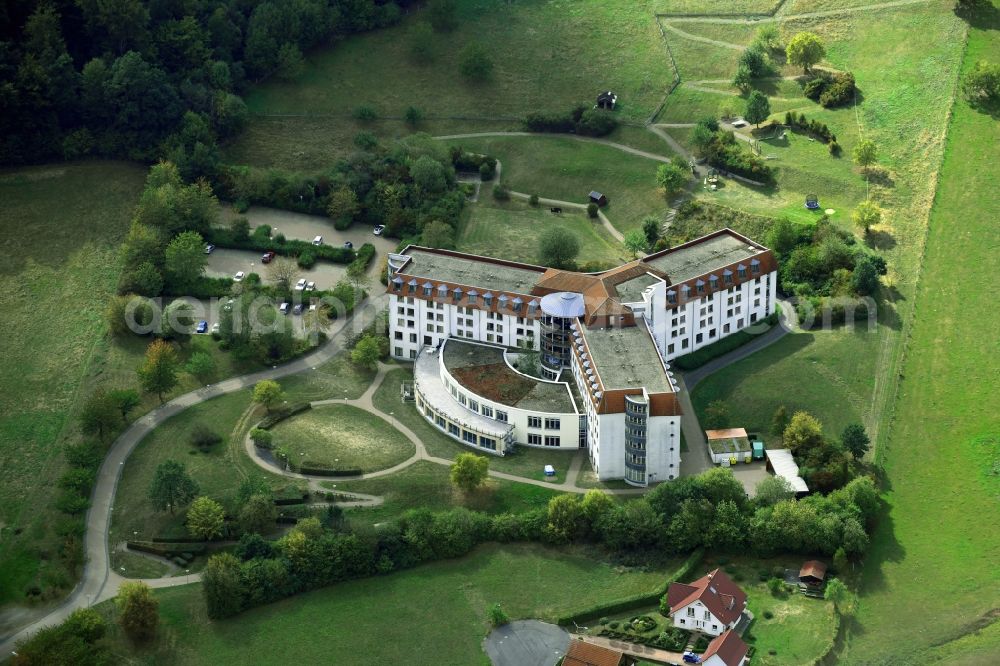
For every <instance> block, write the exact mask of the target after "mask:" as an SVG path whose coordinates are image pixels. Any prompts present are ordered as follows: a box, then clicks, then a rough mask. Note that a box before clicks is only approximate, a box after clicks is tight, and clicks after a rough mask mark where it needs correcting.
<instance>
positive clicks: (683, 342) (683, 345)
mask: <svg viewBox="0 0 1000 666" xmlns="http://www.w3.org/2000/svg"><path fill="white" fill-rule="evenodd" d="M687 348H688V341H687V338H684V339H683V340H681V349H687Z"/></svg>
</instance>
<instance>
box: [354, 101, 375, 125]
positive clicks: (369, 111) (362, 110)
mask: <svg viewBox="0 0 1000 666" xmlns="http://www.w3.org/2000/svg"><path fill="white" fill-rule="evenodd" d="M377 118H378V113H376V112H375V109H374V108H373V107H371V106H369V105H367V104H363V105H361V106H359V107H358V108H356V109H354V119H355V120H360V121H362V122H371V121H372V120H375V119H377Z"/></svg>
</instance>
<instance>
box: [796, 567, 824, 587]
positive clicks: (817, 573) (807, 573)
mask: <svg viewBox="0 0 1000 666" xmlns="http://www.w3.org/2000/svg"><path fill="white" fill-rule="evenodd" d="M825 583H826V565H825V564H823V563H822V562H820V561H819V560H809V561H808V562H806V563H804V564H803V565H802V568H801V569H799V585H800V586H805V587H808V588H811V589H814V590H815V589H819V588H821V587H823V585H824V584H825Z"/></svg>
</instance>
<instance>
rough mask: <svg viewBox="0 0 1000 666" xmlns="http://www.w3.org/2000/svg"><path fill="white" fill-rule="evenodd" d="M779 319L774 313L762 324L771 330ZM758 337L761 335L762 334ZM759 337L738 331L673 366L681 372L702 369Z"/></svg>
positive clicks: (676, 360) (675, 362)
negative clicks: (712, 361)
mask: <svg viewBox="0 0 1000 666" xmlns="http://www.w3.org/2000/svg"><path fill="white" fill-rule="evenodd" d="M778 319H779V317H778V313H776V312H773V313H771V314H769V315H768V316H767V317H766V318H764V319H762V320H761V322H762V323H765V324H767V325H768V328H769V329H770V328H771V327H772V326H774V325H775V324H777V323H778ZM757 335H760V333H758V334H757ZM757 335H751V334H750V333H747V332H746V331H737V332H736V333H734V334H733V335H730V336H728V337H725V338H722V339H721V340H718V341H716V342H713V343H712V344H710V345H708V346H707V347H702V348H701V349H699V350H698V351H695V352H691V353H690V354H685V355H684V356H678V357H677V358H675V359H674V360H673V362H672V365H674V366H676V367H678V368H680V369H681V370H694V369H695V368H700V367H701V366H703V365H705V364H706V363H708V362H709V361H711V360H712V359H714V358H718V357H719V356H722V355H723V354H728V353H729V352H731V351H733V350H734V349H739V348H740V347H742V346H743V345H745V344H747V343H748V342H750V341H751V340H753V339H754V338H756V337H757Z"/></svg>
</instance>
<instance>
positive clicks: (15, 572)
mask: <svg viewBox="0 0 1000 666" xmlns="http://www.w3.org/2000/svg"><path fill="white" fill-rule="evenodd" d="M144 176H145V169H143V168H142V167H141V166H139V165H131V164H123V163H118V162H88V163H84V164H62V165H50V166H44V167H33V168H25V169H18V170H4V171H0V200H2V201H3V206H2V207H0V238H2V248H3V251H2V252H0V311H2V312H3V313H4V314H3V320H2V322H0V339H2V340H3V350H4V351H3V364H0V451H2V455H0V477H2V478H3V483H2V484H0V527H2V530H0V536H2V538H0V604H4V603H8V602H12V601H21V600H23V598H24V593H25V588H26V586H28V585H30V584H32V582H33V581H35V582H39V583H41V584H42V585H44V586H46V587H48V586H53V585H54V586H55V587H57V588H62V589H64V590H65V589H68V588H69V587H72V585H73V584H74V583H75V581H74V580H73V579H72V578H71V577H70V575H69V574H68V573H67V572H66V571H65V569H64V568H62V567H61V566H59V564H57V560H58V557H59V549H60V545H61V544H60V540H59V539H58V537H56V535H55V533H54V527H55V523H56V522H57V518H58V516H59V514H58V513H57V512H56V511H55V508H54V507H53V502H54V493H53V487H54V484H55V481H56V480H57V479H58V478H59V475H60V473H61V471H62V468H63V465H64V462H63V457H62V445H63V444H64V443H65V441H66V440H67V437H69V436H71V435H75V432H76V428H77V425H76V423H75V422H74V420H73V415H74V414H75V413H76V411H77V410H78V409H79V407H80V405H81V403H82V401H83V399H84V398H85V397H86V394H85V392H84V391H82V390H81V385H82V384H83V383H84V381H85V375H86V373H87V371H88V368H89V366H90V364H91V361H92V359H93V357H94V355H95V352H96V351H97V349H98V348H99V347H100V343H101V341H102V340H103V338H104V333H105V321H104V309H105V306H106V303H107V299H108V297H109V296H110V295H111V294H112V293H114V288H115V283H116V281H117V279H118V272H119V270H120V266H119V262H118V246H119V244H120V243H121V241H122V239H123V238H124V237H125V233H126V232H127V230H128V225H129V220H130V218H131V213H132V208H133V206H134V205H135V202H136V200H137V198H138V196H139V191H140V189H141V187H142V182H143V178H144Z"/></svg>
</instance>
